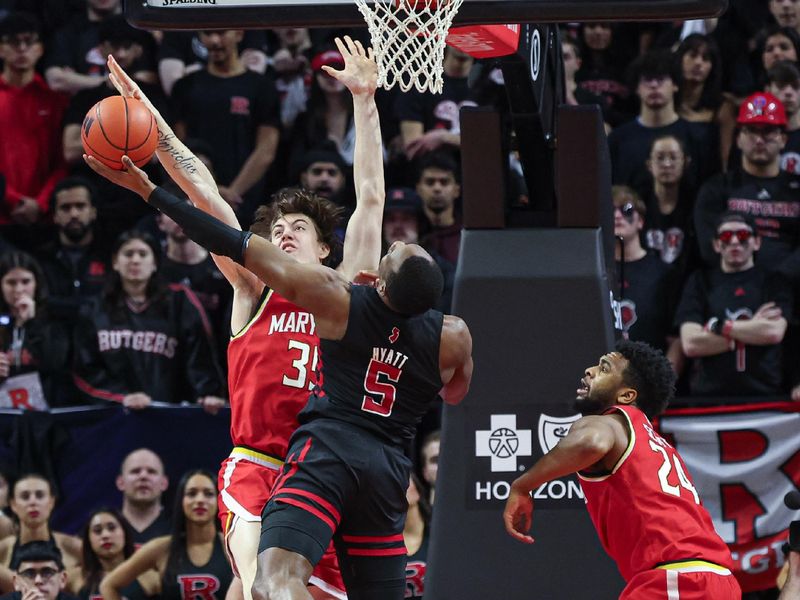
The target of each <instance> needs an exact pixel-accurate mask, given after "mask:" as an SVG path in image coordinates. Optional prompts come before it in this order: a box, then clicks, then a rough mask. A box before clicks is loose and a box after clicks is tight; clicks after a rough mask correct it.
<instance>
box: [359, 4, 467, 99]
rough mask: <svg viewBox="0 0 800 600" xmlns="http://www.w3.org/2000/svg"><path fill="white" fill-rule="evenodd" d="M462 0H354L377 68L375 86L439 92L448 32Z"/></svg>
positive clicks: (440, 90)
mask: <svg viewBox="0 0 800 600" xmlns="http://www.w3.org/2000/svg"><path fill="white" fill-rule="evenodd" d="M462 1H463V0H438V1H437V0H374V2H369V3H368V2H367V0H355V3H356V5H357V6H358V10H359V11H360V12H361V14H362V15H363V16H364V20H365V21H366V22H367V27H368V28H369V35H370V38H371V39H372V50H373V52H374V53H375V62H377V64H378V85H379V86H380V87H382V88H384V89H387V90H388V89H391V88H392V87H394V85H395V84H397V85H398V86H400V89H401V90H403V91H404V92H407V91H409V90H410V89H411V88H416V89H417V90H419V91H420V92H433V93H436V94H440V93H441V92H442V85H443V84H442V72H443V69H444V66H443V61H444V47H445V40H446V39H447V32H448V30H449V29H450V25H451V24H452V22H453V18H454V17H455V16H456V13H457V12H458V9H459V7H460V6H461V3H462Z"/></svg>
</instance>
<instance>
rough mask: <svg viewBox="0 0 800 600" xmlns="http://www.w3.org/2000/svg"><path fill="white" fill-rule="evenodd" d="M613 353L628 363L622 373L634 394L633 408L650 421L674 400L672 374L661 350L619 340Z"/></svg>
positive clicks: (643, 344)
mask: <svg viewBox="0 0 800 600" xmlns="http://www.w3.org/2000/svg"><path fill="white" fill-rule="evenodd" d="M616 351H617V352H619V353H620V354H621V355H622V356H623V357H625V359H626V360H627V361H628V366H627V367H625V370H624V371H623V372H622V380H623V381H624V382H625V385H627V386H629V387H632V388H633V389H635V390H636V392H637V393H638V396H637V398H636V406H638V407H639V408H640V409H641V410H642V412H644V414H645V415H647V418H649V419H652V418H654V417H657V416H658V415H660V414H661V413H662V412H664V410H666V408H667V405H669V403H670V401H671V400H672V399H673V398H674V397H675V371H674V370H673V369H672V365H671V364H670V362H669V361H668V360H667V357H666V356H664V353H663V352H661V350H657V349H655V348H653V347H652V346H650V345H648V344H645V343H644V342H632V341H630V340H620V341H618V342H617V345H616Z"/></svg>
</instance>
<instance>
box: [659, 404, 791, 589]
mask: <svg viewBox="0 0 800 600" xmlns="http://www.w3.org/2000/svg"><path fill="white" fill-rule="evenodd" d="M660 429H661V432H662V433H663V434H664V435H665V437H667V438H668V439H671V441H672V443H673V444H674V445H675V447H676V448H677V449H678V451H679V452H680V454H681V456H682V457H683V460H684V462H685V463H686V466H687V467H688V468H689V471H690V473H691V476H692V479H693V480H694V484H695V487H696V488H697V490H698V492H699V493H700V497H701V498H702V500H703V504H704V505H705V507H706V508H707V509H708V511H709V512H710V513H711V517H712V518H713V519H714V526H715V527H716V529H717V533H719V534H720V536H721V537H722V539H723V540H725V542H726V543H727V544H728V546H729V547H730V549H731V554H732V555H733V560H734V565H735V569H736V577H737V579H738V580H739V582H740V583H741V585H742V589H743V590H744V591H757V590H763V589H768V588H772V587H775V577H776V575H777V574H778V571H779V570H780V567H781V566H782V565H783V560H784V559H783V554H782V552H781V545H782V544H783V542H785V541H786V539H787V537H788V528H789V523H790V521H792V520H793V519H797V512H796V511H791V510H789V509H788V508H786V506H785V505H784V503H783V497H784V496H785V495H786V493H787V492H791V491H795V490H799V489H800V403H790V402H786V403H783V402H781V403H771V404H768V405H766V404H751V405H746V406H741V405H740V406H730V407H714V408H693V409H677V410H672V411H668V412H667V413H666V415H664V416H663V417H662V418H661V419H660Z"/></svg>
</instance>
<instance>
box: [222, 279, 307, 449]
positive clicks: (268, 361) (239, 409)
mask: <svg viewBox="0 0 800 600" xmlns="http://www.w3.org/2000/svg"><path fill="white" fill-rule="evenodd" d="M318 363H319V338H317V335H316V325H315V323H314V317H313V316H312V315H311V314H310V313H308V312H306V311H304V310H301V309H300V308H298V307H297V306H295V305H294V304H292V303H291V302H289V301H288V300H286V299H285V298H283V297H281V296H280V295H278V294H277V293H275V292H273V291H271V290H270V291H268V292H267V293H266V296H265V298H263V300H262V302H261V305H260V306H259V308H258V311H257V312H256V314H255V316H254V317H253V318H252V319H251V320H250V322H249V323H248V324H247V326H246V327H245V328H244V329H243V330H242V331H241V332H239V333H238V334H236V335H235V336H234V337H233V338H231V341H230V343H229V344H228V389H229V390H230V395H231V439H232V440H233V444H234V445H235V446H246V447H248V448H252V449H253V450H258V451H259V452H263V453H265V454H269V455H270V456H273V457H275V458H278V459H280V460H283V459H284V458H285V457H286V450H287V448H288V444H289V438H290V437H291V435H292V433H294V430H295V429H297V413H299V412H300V410H301V409H302V408H303V407H304V406H305V405H306V402H307V401H308V394H309V390H311V388H313V387H314V385H315V384H316V382H317V368H318Z"/></svg>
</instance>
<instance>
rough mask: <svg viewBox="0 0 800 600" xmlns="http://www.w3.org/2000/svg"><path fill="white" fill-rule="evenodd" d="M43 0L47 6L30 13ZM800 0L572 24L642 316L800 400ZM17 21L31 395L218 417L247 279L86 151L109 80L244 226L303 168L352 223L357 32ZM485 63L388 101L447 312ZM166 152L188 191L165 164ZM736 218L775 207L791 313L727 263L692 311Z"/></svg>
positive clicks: (763, 227) (15, 333) (457, 62)
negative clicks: (737, 284) (759, 367)
mask: <svg viewBox="0 0 800 600" xmlns="http://www.w3.org/2000/svg"><path fill="white" fill-rule="evenodd" d="M23 4H24V5H25V6H24V8H26V9H31V8H33V9H35V10H34V11H33V12H21V11H19V10H15V9H19V8H22V7H23V6H22V5H23ZM15 5H16V6H15ZM797 5H798V3H797V2H789V1H778V0H770V1H764V2H746V1H736V0H734V1H733V2H731V5H730V8H729V10H728V11H727V12H726V13H725V14H724V15H723V16H722V17H720V18H719V19H709V20H704V21H687V22H676V23H650V24H637V23H631V24H615V25H612V24H604V23H580V24H579V23H572V24H569V25H566V26H565V27H564V28H562V31H561V39H562V51H563V58H564V75H565V102H567V103H573V104H577V103H581V104H598V105H599V106H600V107H601V110H602V114H603V118H604V120H605V123H606V128H607V131H608V132H609V136H608V140H609V150H610V156H611V161H612V179H613V183H614V184H615V186H617V187H615V192H614V197H615V198H616V200H615V206H616V207H617V208H618V209H619V211H618V212H617V213H616V220H615V234H616V235H617V236H618V237H619V239H620V240H621V242H620V246H619V248H618V252H617V261H618V269H619V273H618V275H619V277H618V279H619V281H618V285H617V286H615V287H616V288H617V289H615V300H616V302H615V308H616V309H617V310H618V311H619V314H620V321H621V322H622V323H623V333H624V335H627V336H630V337H631V338H633V339H641V340H645V341H648V342H650V343H652V344H654V345H656V346H659V347H661V348H663V349H664V350H665V351H667V352H668V353H669V355H670V357H671V359H672V361H673V364H674V365H675V368H676V369H677V370H678V371H679V372H680V373H681V374H682V375H683V377H682V379H681V381H682V384H681V391H682V392H683V393H684V394H687V393H691V394H695V395H697V394H703V395H710V396H720V397H722V396H729V395H733V396H750V395H764V394H770V395H776V394H777V395H780V394H788V393H790V392H791V393H793V394H794V395H795V396H797V397H800V388H797V387H796V386H797V384H798V383H799V382H800V373H796V372H797V371H798V370H797V369H796V367H795V365H796V362H797V360H796V359H797V358H798V357H797V351H796V348H797V347H798V346H799V345H798V343H797V341H796V339H795V338H797V333H796V331H795V330H796V329H797V327H796V326H795V321H796V319H795V318H794V314H795V309H794V302H793V300H792V296H793V292H794V291H795V288H796V287H797V283H798V281H800V262H798V258H800V254H798V250H797V247H798V243H800V241H799V240H798V231H800V221H799V220H798V219H800V198H798V186H800V180H798V179H796V178H797V174H796V173H795V172H796V171H798V170H800V167H799V166H798V165H799V164H800V71H798V57H799V56H800V34H798V29H799V28H800V17H799V16H798V15H797V14H796V13H798V11H799V10H800V9H798V6H797ZM0 18H2V20H0V60H2V74H0V130H1V131H2V136H0V195H2V201H0V234H1V235H0V239H2V246H0V251H2V252H3V254H2V256H0V277H2V280H3V286H2V297H0V347H2V349H3V350H4V353H0V374H2V375H3V376H5V377H8V378H9V379H11V380H12V382H13V383H14V385H16V386H17V387H20V386H24V387H25V389H26V390H28V392H27V395H26V397H25V398H24V399H23V400H24V402H26V403H27V404H28V405H30V406H32V407H43V406H45V407H46V406H50V407H60V406H71V405H83V404H98V403H99V404H102V403H105V402H109V401H110V402H122V403H123V404H125V405H127V406H131V407H143V406H147V405H148V404H149V403H150V402H152V401H161V402H168V403H174V402H182V401H188V402H199V403H201V404H203V406H205V407H206V408H207V409H208V410H210V411H212V412H213V411H215V410H216V409H217V408H218V407H219V406H220V405H222V404H223V403H224V398H225V385H224V373H225V348H226V341H227V338H228V333H229V332H228V325H227V324H228V313H229V310H230V300H231V292H230V289H229V288H228V286H227V285H226V284H225V282H224V278H223V277H222V276H221V274H220V273H219V272H218V271H217V269H216V268H215V266H214V265H213V262H212V261H211V259H210V257H209V256H208V253H207V252H206V251H205V250H204V249H203V248H201V247H199V246H198V245H196V244H194V243H193V242H192V241H191V240H189V239H187V238H186V236H185V235H184V234H183V232H182V231H181V230H180V228H179V227H177V226H176V225H175V223H173V222H171V221H170V220H169V219H167V218H164V217H162V216H156V215H155V214H154V213H153V211H152V210H151V209H150V208H149V207H148V206H147V205H146V204H145V203H143V202H141V201H139V200H138V199H136V198H135V197H133V196H132V195H131V194H130V192H128V191H127V190H125V189H123V188H120V187H117V186H114V185H113V184H110V183H109V182H108V181H107V180H105V179H103V178H101V177H98V176H97V175H96V174H95V173H94V172H93V171H91V170H90V169H89V168H88V167H87V166H86V164H85V163H84V161H83V159H82V154H83V149H82V145H81V133H80V131H81V123H82V120H83V116H84V115H85V114H86V112H87V110H88V109H89V108H90V107H91V106H92V105H93V104H94V103H96V102H98V101H99V100H102V99H103V98H106V97H108V96H111V95H113V94H115V93H116V92H115V90H114V88H113V86H112V85H111V84H110V83H109V81H108V78H107V77H106V76H105V75H106V66H105V57H106V56H107V55H108V54H112V55H113V56H114V57H115V59H116V60H117V62H119V64H120V65H121V66H122V67H123V68H124V69H126V70H127V71H128V72H130V73H131V74H132V76H133V77H134V78H135V79H136V81H137V82H138V83H139V85H140V86H142V89H143V90H144V91H145V93H146V94H147V95H148V97H149V98H150V99H151V100H152V101H153V102H154V104H155V105H156V106H157V107H158V108H159V109H160V110H161V112H162V114H164V115H166V116H167V118H168V120H169V121H170V122H171V124H172V125H173V126H174V129H175V131H176V132H177V134H178V135H179V137H181V138H182V139H184V140H185V141H186V143H187V145H188V146H189V147H190V148H191V150H192V151H193V152H194V153H195V154H196V155H197V156H198V157H200V158H201V160H203V161H204V162H205V163H206V164H207V165H208V166H209V167H210V169H211V170H212V172H213V173H214V175H215V178H216V180H217V181H218V183H219V187H220V192H221V194H222V196H223V197H224V198H225V200H226V201H227V202H229V203H230V204H231V206H232V207H233V208H234V209H235V211H236V213H237V217H238V219H239V221H240V222H241V223H242V224H243V225H244V226H247V225H248V224H249V223H250V221H251V220H252V215H253V212H254V210H255V208H257V207H258V206H259V205H260V204H262V203H264V202H265V201H266V199H268V198H269V195H270V194H271V193H272V192H274V191H276V190H278V189H280V188H281V187H284V186H287V185H301V186H303V187H305V188H307V189H310V190H312V191H315V192H317V193H319V194H320V195H323V196H325V197H327V198H329V199H331V200H333V201H334V202H336V203H337V204H339V205H341V206H342V207H343V208H344V209H345V222H346V218H347V215H349V214H350V211H352V209H353V207H354V190H353V183H352V163H353V148H354V135H355V134H354V126H353V117H352V101H351V99H350V95H349V94H348V93H347V90H346V89H345V88H344V86H343V85H342V84H340V83H338V82H337V81H336V80H335V79H333V78H332V77H330V76H328V75H327V74H326V73H325V72H324V71H323V70H322V67H323V66H324V65H329V66H333V67H336V66H340V65H342V57H341V55H340V54H339V52H338V51H337V50H336V49H335V47H334V45H333V44H332V40H333V38H334V36H335V35H337V34H341V33H344V31H343V30H322V29H315V30H308V29H301V28H283V29H274V30H260V31H247V32H242V31H234V30H227V31H199V32H194V33H193V32H147V31H142V30H137V29H134V28H132V27H131V26H130V25H128V24H127V23H126V22H125V20H124V17H123V16H122V14H121V0H85V2H78V1H76V2H72V3H65V4H64V5H63V6H60V7H59V8H58V10H56V9H54V8H53V7H52V6H50V4H49V3H46V2H42V3H20V2H13V1H12V2H5V3H3V4H2V5H0ZM347 32H348V33H350V34H352V35H354V36H355V37H357V38H362V39H364V38H365V37H366V31H365V30H363V29H354V30H347ZM364 41H365V42H367V40H366V39H365V40H364ZM479 66H480V67H481V68H480V69H479V70H480V75H481V76H480V77H478V76H475V77H472V78H471V77H470V74H471V73H473V72H474V71H473V70H474V68H475V67H476V65H475V61H474V60H473V59H472V58H471V57H469V56H468V55H466V54H464V53H462V52H459V51H457V50H453V49H450V48H448V50H447V51H446V54H445V59H444V92H443V94H442V95H440V96H439V95H433V94H424V93H419V92H416V91H412V92H408V93H402V92H400V91H399V90H397V89H396V88H395V89H393V90H391V91H385V90H380V91H379V94H378V105H379V111H380V116H381V127H382V133H383V140H384V158H385V161H384V162H385V165H386V182H387V186H388V189H387V201H386V219H385V223H384V237H385V241H386V242H387V243H391V242H392V241H394V240H398V239H399V240H403V241H407V242H409V241H413V242H420V243H422V244H423V245H424V246H425V247H426V248H427V249H428V250H429V251H430V252H431V254H432V255H433V256H434V258H435V260H436V261H437V262H438V263H439V264H440V266H441V267H442V270H443V272H444V273H445V276H446V282H447V284H446V286H445V293H444V295H443V298H442V301H441V305H440V308H442V309H443V310H445V311H446V310H448V309H449V308H450V300H451V296H452V282H453V277H454V273H455V265H456V263H457V259H458V249H459V241H460V236H461V215H460V195H461V188H460V181H459V180H460V163H459V158H460V157H459V146H460V131H459V118H458V115H459V110H460V108H461V107H462V106H474V105H479V104H481V103H482V102H484V103H485V102H486V99H487V98H489V97H492V98H493V99H494V100H493V102H494V103H496V99H497V96H498V95H497V93H496V90H497V88H498V86H502V82H503V79H502V72H501V70H500V69H499V68H497V67H496V65H493V64H491V63H488V64H483V65H479ZM489 90H492V92H490V91H489ZM757 93H760V94H761V95H756V96H753V94H757ZM501 104H502V103H501ZM512 160H513V158H512ZM147 169H148V171H149V175H150V176H151V178H153V179H154V180H155V181H157V182H160V183H162V184H166V185H169V182H168V181H165V180H166V179H167V178H166V176H165V175H164V174H163V172H161V170H160V167H158V165H157V163H155V162H154V163H151V164H150V165H148V167H147ZM524 194H525V192H524V190H523V191H522V195H523V196H524ZM728 211H733V212H737V213H741V214H744V215H748V216H749V217H752V220H750V221H747V223H746V227H749V228H751V229H752V231H751V233H752V236H753V244H754V247H753V253H754V265H755V266H756V267H758V269H759V270H761V271H764V272H765V275H764V276H765V277H767V278H768V279H769V281H772V279H774V278H775V277H778V276H780V277H782V278H783V279H784V280H785V283H786V285H787V286H788V291H787V292H786V293H787V294H788V296H785V295H784V294H782V295H781V298H782V300H781V303H780V304H779V305H777V306H776V308H775V310H770V311H769V312H768V313H763V311H762V312H759V306H756V305H754V306H750V304H752V302H750V303H745V304H747V306H746V307H745V306H744V305H741V306H740V304H742V303H741V302H739V303H738V304H737V305H736V307H733V305H731V306H728V305H727V304H726V303H725V300H724V299H719V301H718V302H716V303H712V304H713V306H712V305H709V302H707V301H705V300H700V299H699V298H698V296H697V295H698V294H700V295H701V296H702V295H703V294H704V293H705V288H703V286H702V285H701V288H702V289H700V290H698V289H697V282H698V281H700V282H701V283H702V282H705V281H707V280H708V274H707V275H705V276H703V277H700V278H699V279H698V277H699V276H698V277H695V278H694V279H692V281H693V282H694V283H693V284H692V285H693V286H694V287H693V288H692V289H693V290H694V291H693V292H687V293H694V296H695V297H694V303H695V308H694V310H693V311H691V312H687V311H686V310H680V311H678V307H679V305H680V306H682V307H683V308H686V306H687V303H688V302H689V299H686V298H684V299H683V300H682V298H681V290H682V289H683V288H684V285H685V284H686V282H687V281H688V280H689V278H690V276H691V275H692V273H693V272H694V271H696V270H697V269H707V270H710V271H714V270H720V269H721V270H722V271H726V269H728V268H729V266H727V263H725V262H724V261H723V262H722V264H720V252H721V251H724V250H727V249H728V247H729V246H731V245H733V246H739V245H742V246H745V245H746V240H745V241H740V240H741V238H740V237H737V236H733V238H726V240H728V241H723V242H720V241H719V235H720V231H719V230H718V225H719V223H718V219H719V218H720V217H721V215H722V214H723V213H726V212H728ZM344 224H345V223H343V224H342V226H341V227H340V229H339V231H340V232H343V231H344ZM623 248H624V250H623ZM736 291H737V290H734V292H736ZM784 296H785V297H784ZM720 311H721V312H720ZM726 311H727V312H726ZM778 313H780V319H783V321H785V327H782V328H780V329H781V330H782V331H781V332H780V335H779V336H777V337H776V335H775V332H774V331H773V330H772V329H773V328H769V331H770V333H771V335H769V336H764V337H758V336H757V337H756V338H747V340H746V341H743V340H738V341H736V340H734V338H732V337H730V336H729V335H728V334H729V333H730V332H731V331H730V330H731V327H730V326H729V325H727V322H728V321H731V320H740V319H751V318H754V317H756V315H758V319H761V318H762V317H763V315H764V314H768V315H770V316H774V315H777V314H778ZM770 320H771V319H770V318H768V319H767V321H770ZM714 323H719V325H717V326H716V328H711V327H709V326H710V325H712V324H714ZM758 323H759V324H761V321H758ZM691 324H697V325H700V326H701V331H702V333H703V335H713V336H716V337H718V338H721V339H723V340H724V341H725V342H726V343H727V344H728V345H729V346H735V347H736V348H738V350H736V351H733V350H731V351H725V352H721V353H719V356H717V354H716V351H715V349H716V348H717V346H720V344H722V342H720V341H719V340H716V339H714V338H709V339H711V340H712V341H711V347H709V346H708V344H706V343H704V342H702V341H698V339H696V338H694V337H692V336H689V335H687V334H685V331H686V330H687V327H686V325H691ZM739 327H741V325H736V326H734V329H738V328H739ZM752 327H754V328H755V327H756V325H755V323H754V324H752ZM692 329H693V328H692V327H688V330H692ZM702 337H703V336H700V339H702ZM777 338H780V339H777ZM765 344H766V345H770V346H775V350H776V352H775V360H774V361H771V364H772V367H770V370H771V371H773V372H771V373H769V375H768V379H769V381H770V382H771V383H770V385H768V386H765V385H762V384H761V383H758V382H756V381H751V380H750V377H749V369H748V365H750V366H752V365H753V364H754V363H753V361H748V360H746V356H747V354H748V352H750V351H755V350H748V346H762V345H765ZM720 347H721V346H720ZM706 352H714V354H713V355H714V356H717V359H716V360H715V361H710V360H709V358H708V357H709V355H708V354H706ZM725 361H729V362H730V363H731V364H730V365H728V366H727V367H726V368H728V367H732V368H733V369H734V371H735V372H737V373H742V372H743V373H744V375H743V376H742V377H738V376H737V377H735V378H728V377H723V376H721V373H715V374H714V376H713V377H712V378H711V380H713V381H716V382H717V385H708V381H709V380H708V369H709V368H711V369H712V370H715V369H716V367H712V366H710V365H712V364H722V363H724V362H725ZM740 370H741V371H740ZM699 379H703V380H704V382H701V381H699ZM755 379H758V377H756V378H755ZM434 425H435V424H434Z"/></svg>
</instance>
